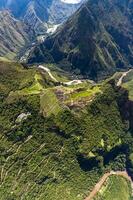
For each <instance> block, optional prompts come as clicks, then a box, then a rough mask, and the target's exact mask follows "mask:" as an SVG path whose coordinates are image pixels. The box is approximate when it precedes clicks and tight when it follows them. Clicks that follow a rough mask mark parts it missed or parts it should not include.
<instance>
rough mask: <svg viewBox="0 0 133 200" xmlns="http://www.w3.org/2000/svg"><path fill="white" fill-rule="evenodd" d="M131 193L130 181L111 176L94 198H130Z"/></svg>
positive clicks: (125, 199) (121, 199)
mask: <svg viewBox="0 0 133 200" xmlns="http://www.w3.org/2000/svg"><path fill="white" fill-rule="evenodd" d="M131 194H132V192H131V186H130V183H129V182H128V181H127V180H126V179H125V178H122V177H119V176H112V177H110V178H109V179H108V180H107V182H106V184H105V185H104V186H103V187H102V188H101V190H100V192H99V193H98V194H97V196H96V198H94V200H130V199H131Z"/></svg>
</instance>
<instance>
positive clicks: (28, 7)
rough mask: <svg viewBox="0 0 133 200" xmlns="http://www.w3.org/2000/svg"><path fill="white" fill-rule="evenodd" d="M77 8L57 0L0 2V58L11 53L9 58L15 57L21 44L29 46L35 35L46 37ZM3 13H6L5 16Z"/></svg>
mask: <svg viewBox="0 0 133 200" xmlns="http://www.w3.org/2000/svg"><path fill="white" fill-rule="evenodd" d="M80 5H81V2H78V3H74V4H70V3H67V2H66V3H65V2H63V1H60V0H51V1H49V0H34V1H32V0H23V1H22V0H13V1H12V0H10V1H9V0H2V1H0V10H1V11H2V12H0V16H1V18H0V25H1V29H0V35H1V38H0V43H1V46H2V48H1V50H0V56H6V57H8V55H9V53H10V52H11V51H12V56H10V58H11V57H14V56H16V55H17V54H18V53H19V51H21V48H23V49H25V44H26V45H27V46H28V45H29V40H30V43H31V42H33V39H35V37H37V39H38V35H45V34H49V33H50V32H51V30H53V29H52V28H53V27H54V29H55V28H56V26H57V25H56V24H60V23H62V22H64V21H65V20H66V19H67V18H68V17H69V16H70V15H71V14H72V13H73V12H75V10H76V9H78V8H79V6H80ZM7 10H8V12H10V14H5V13H7ZM3 11H4V12H3ZM4 28H5V31H3V30H4ZM8 29H9V30H8ZM49 30H50V31H49ZM15 38H16V41H15ZM31 38H32V40H31ZM13 55H14V56H13Z"/></svg>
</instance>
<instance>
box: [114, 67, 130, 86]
mask: <svg viewBox="0 0 133 200" xmlns="http://www.w3.org/2000/svg"><path fill="white" fill-rule="evenodd" d="M131 70H132V69H130V70H128V71H127V72H123V73H122V75H121V77H120V78H119V80H118V82H117V84H116V85H117V86H121V84H122V81H123V78H124V77H125V76H126V75H127V74H128V73H129V72H130V71H131Z"/></svg>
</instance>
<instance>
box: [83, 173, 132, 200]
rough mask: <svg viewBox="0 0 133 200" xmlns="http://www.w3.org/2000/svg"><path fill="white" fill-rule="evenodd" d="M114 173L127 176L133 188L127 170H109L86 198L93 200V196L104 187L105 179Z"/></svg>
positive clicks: (86, 199)
mask: <svg viewBox="0 0 133 200" xmlns="http://www.w3.org/2000/svg"><path fill="white" fill-rule="evenodd" d="M112 175H116V176H122V177H124V178H126V179H127V180H129V181H130V182H131V186H132V188H133V182H132V179H131V177H130V176H129V175H128V173H127V172H126V171H116V172H114V171H111V172H108V173H106V174H104V175H103V177H102V178H101V179H100V181H99V182H98V183H97V184H96V185H95V187H94V188H93V190H92V191H91V193H90V194H89V196H88V197H87V198H85V200H93V198H94V197H95V196H96V194H97V193H98V192H99V191H100V189H101V188H102V186H103V184H104V183H105V181H106V180H107V178H108V177H109V176H112Z"/></svg>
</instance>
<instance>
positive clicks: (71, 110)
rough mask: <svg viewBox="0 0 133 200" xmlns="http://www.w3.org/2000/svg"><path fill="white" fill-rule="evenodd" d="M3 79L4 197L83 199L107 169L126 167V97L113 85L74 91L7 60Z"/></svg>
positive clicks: (0, 192)
mask: <svg viewBox="0 0 133 200" xmlns="http://www.w3.org/2000/svg"><path fill="white" fill-rule="evenodd" d="M55 69H56V68H55ZM55 69H54V70H52V69H51V73H53V72H54V74H55V73H56V76H57V77H60V76H61V74H60V73H62V72H60V70H55ZM64 77H65V73H64ZM65 79H66V80H67V79H69V78H68V76H67V75H66V78H65ZM0 80H1V81H0V151H1V158H0V162H1V164H0V180H1V181H0V184H1V187H0V197H1V200H7V199H12V200H20V199H27V200H31V199H39V200H44V199H45V200H50V199H56V200H60V199H63V200H65V199H66V200H77V199H79V200H83V199H84V198H85V196H87V195H88V194H89V191H91V190H92V188H93V187H94V185H95V184H96V183H97V182H98V180H99V178H100V177H101V176H102V175H103V174H104V173H105V171H106V170H111V169H113V170H115V169H116V170H124V169H125V167H126V155H127V152H126V151H125V148H124V145H125V143H126V145H128V147H129V146H130V144H129V142H128V141H127V140H125V139H124V137H125V136H126V134H127V127H126V125H125V124H124V123H123V121H122V117H121V112H120V107H119V103H118V102H119V100H120V99H121V98H122V97H123V92H122V91H121V90H120V91H119V90H118V88H116V87H115V86H114V83H113V81H110V83H104V82H103V83H101V84H99V85H96V84H94V83H91V82H84V83H81V84H78V85H75V86H74V85H73V86H66V85H65V84H63V83H61V82H54V81H53V80H52V79H51V78H50V76H49V75H48V74H47V73H44V71H42V70H39V69H37V68H35V67H31V68H29V69H27V67H25V68H24V67H23V66H22V65H20V64H17V63H14V62H5V61H0ZM60 94H61V96H60ZM70 96H71V97H70ZM129 138H130V141H131V139H132V136H131V135H130V134H129ZM128 147H127V148H126V149H128Z"/></svg>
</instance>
